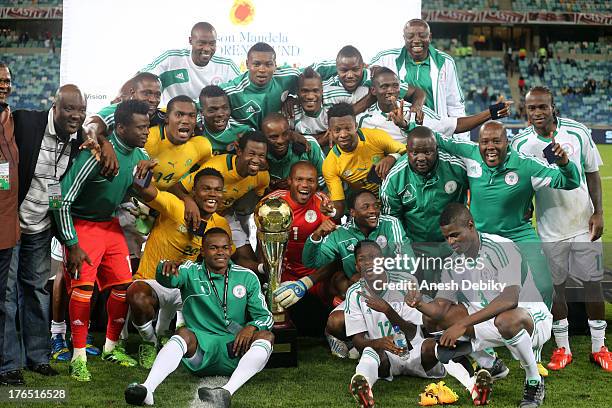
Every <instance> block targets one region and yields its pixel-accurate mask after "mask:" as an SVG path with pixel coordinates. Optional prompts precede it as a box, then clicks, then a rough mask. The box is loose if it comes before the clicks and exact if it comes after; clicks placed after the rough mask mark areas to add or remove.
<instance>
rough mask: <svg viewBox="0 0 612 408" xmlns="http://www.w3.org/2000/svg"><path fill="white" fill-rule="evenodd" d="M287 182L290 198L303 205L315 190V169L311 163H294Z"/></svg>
mask: <svg viewBox="0 0 612 408" xmlns="http://www.w3.org/2000/svg"><path fill="white" fill-rule="evenodd" d="M287 183H288V184H289V194H290V195H291V199H292V200H293V201H295V202H296V203H298V204H300V205H304V204H306V203H307V202H308V201H309V200H310V198H311V197H312V196H313V195H314V194H315V193H316V192H317V169H316V168H315V167H314V166H311V165H306V164H294V167H293V169H292V172H291V174H290V175H289V177H287Z"/></svg>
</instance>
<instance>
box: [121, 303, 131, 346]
mask: <svg viewBox="0 0 612 408" xmlns="http://www.w3.org/2000/svg"><path fill="white" fill-rule="evenodd" d="M130 313H131V309H130V308H129V307H128V312H127V315H126V316H125V323H124V324H123V327H122V328H121V334H119V339H120V340H127V338H128V336H129V333H128V324H129V321H130Z"/></svg>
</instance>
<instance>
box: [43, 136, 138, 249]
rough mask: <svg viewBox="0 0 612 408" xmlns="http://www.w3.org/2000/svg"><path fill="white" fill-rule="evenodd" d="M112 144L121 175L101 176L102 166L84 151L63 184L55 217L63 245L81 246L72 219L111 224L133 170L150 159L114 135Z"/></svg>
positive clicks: (129, 184) (111, 138)
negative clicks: (108, 222)
mask: <svg viewBox="0 0 612 408" xmlns="http://www.w3.org/2000/svg"><path fill="white" fill-rule="evenodd" d="M109 142H110V143H111V144H112V145H113V148H114V149H115V154H116V155H117V160H118V161H119V174H117V175H116V176H115V177H113V178H112V179H110V180H109V179H107V178H105V177H102V176H101V175H100V164H99V162H98V161H97V160H96V158H95V157H94V156H92V154H91V152H90V151H89V150H83V151H81V152H80V153H79V154H78V156H77V157H76V159H75V161H74V164H73V165H72V167H70V170H68V172H67V173H66V174H65V175H64V178H63V179H62V181H61V183H60V184H61V189H62V198H63V199H62V204H61V206H60V208H59V209H58V210H57V211H53V216H54V217H55V221H56V223H57V225H58V236H59V238H60V241H61V242H62V243H63V244H64V245H68V246H72V245H74V244H76V243H77V242H79V240H78V238H77V235H76V231H75V230H74V224H73V222H72V217H73V216H74V217H76V218H81V219H83V220H88V221H109V220H111V218H112V217H113V216H114V214H115V210H116V209H117V207H118V206H119V204H121V203H122V202H123V198H124V197H125V194H126V193H127V192H128V190H130V188H131V186H132V182H133V181H134V175H133V174H134V173H133V172H134V168H135V167H136V165H137V164H138V162H139V161H140V160H148V159H149V156H148V155H147V153H146V152H145V151H144V149H140V148H131V147H129V146H128V145H126V144H125V142H123V141H122V140H121V139H120V138H119V137H118V136H117V135H116V134H115V133H113V134H112V135H111V136H110V138H109Z"/></svg>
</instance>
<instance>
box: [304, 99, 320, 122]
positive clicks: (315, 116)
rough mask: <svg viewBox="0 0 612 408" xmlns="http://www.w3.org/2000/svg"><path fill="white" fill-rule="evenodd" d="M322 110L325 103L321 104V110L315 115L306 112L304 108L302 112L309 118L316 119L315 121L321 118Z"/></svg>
mask: <svg viewBox="0 0 612 408" xmlns="http://www.w3.org/2000/svg"><path fill="white" fill-rule="evenodd" d="M322 110H323V103H321V109H319V110H318V111H317V112H316V113H313V114H310V113H308V112H306V111H305V110H304V108H302V112H304V116H308V117H309V118H315V119H316V118H318V117H319V115H320V114H321V111H322Z"/></svg>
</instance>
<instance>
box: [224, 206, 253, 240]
mask: <svg viewBox="0 0 612 408" xmlns="http://www.w3.org/2000/svg"><path fill="white" fill-rule="evenodd" d="M225 220H226V221H227V223H228V224H229V227H230V229H231V230H232V241H234V245H235V246H236V248H240V247H243V246H245V245H247V244H248V243H249V235H248V233H247V232H245V231H244V229H243V228H242V224H241V223H240V220H239V219H238V217H237V216H236V215H235V214H234V213H232V214H228V215H226V216H225Z"/></svg>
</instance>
